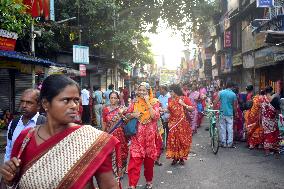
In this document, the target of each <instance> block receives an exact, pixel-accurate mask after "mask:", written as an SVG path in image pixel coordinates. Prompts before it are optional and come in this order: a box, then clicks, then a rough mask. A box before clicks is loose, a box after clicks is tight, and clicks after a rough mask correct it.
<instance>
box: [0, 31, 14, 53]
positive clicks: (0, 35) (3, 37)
mask: <svg viewBox="0 0 284 189" xmlns="http://www.w3.org/2000/svg"><path fill="white" fill-rule="evenodd" d="M17 38H18V34H17V33H15V32H9V31H7V30H2V29H0V50H5V51H14V50H15V46H16V40H17Z"/></svg>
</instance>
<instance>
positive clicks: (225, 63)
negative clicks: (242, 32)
mask: <svg viewBox="0 0 284 189" xmlns="http://www.w3.org/2000/svg"><path fill="white" fill-rule="evenodd" d="M231 70H232V55H231V53H226V54H225V55H221V72H222V73H229V72H231Z"/></svg>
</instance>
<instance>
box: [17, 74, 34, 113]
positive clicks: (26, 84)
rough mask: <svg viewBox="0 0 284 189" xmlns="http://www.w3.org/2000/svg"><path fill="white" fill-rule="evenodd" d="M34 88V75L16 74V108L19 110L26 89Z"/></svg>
mask: <svg viewBox="0 0 284 189" xmlns="http://www.w3.org/2000/svg"><path fill="white" fill-rule="evenodd" d="M29 88H32V75H31V74H24V73H17V74H16V75H15V110H16V111H18V110H19V106H20V100H21V95H22V93H23V92H24V90H26V89H29Z"/></svg>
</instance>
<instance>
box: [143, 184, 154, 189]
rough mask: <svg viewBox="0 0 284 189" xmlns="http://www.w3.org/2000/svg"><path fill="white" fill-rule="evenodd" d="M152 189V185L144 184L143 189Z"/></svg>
mask: <svg viewBox="0 0 284 189" xmlns="http://www.w3.org/2000/svg"><path fill="white" fill-rule="evenodd" d="M152 188H153V185H152V184H146V186H145V188H144V189H152Z"/></svg>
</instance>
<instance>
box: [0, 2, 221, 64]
mask: <svg viewBox="0 0 284 189" xmlns="http://www.w3.org/2000/svg"><path fill="white" fill-rule="evenodd" d="M2 1H12V0H2ZM217 2H218V0H182V1H181V0H60V1H59V0H56V1H55V16H56V20H64V19H68V18H71V17H76V20H72V21H69V22H66V23H63V24H56V23H49V24H45V25H39V27H38V28H42V27H44V28H45V32H43V35H42V37H38V38H37V39H36V44H37V47H38V48H37V49H40V51H38V52H41V53H42V54H45V55H46V54H52V53H53V52H54V51H58V50H67V51H71V48H72V45H73V44H79V43H81V44H82V45H87V46H89V47H90V52H91V53H92V54H97V55H106V56H108V57H113V56H115V58H116V59H119V60H121V61H123V62H136V63H139V64H141V65H143V64H149V63H150V64H151V63H153V55H152V54H151V51H150V47H151V44H150V42H149V39H148V38H146V37H145V36H144V35H143V33H144V32H146V31H148V32H156V30H157V28H158V26H159V22H160V21H161V20H162V21H165V22H166V23H167V24H168V26H170V27H172V28H173V29H175V30H179V31H180V32H181V33H182V34H183V39H184V41H185V42H189V41H190V40H192V39H194V38H196V39H199V38H202V37H203V35H204V34H205V33H206V32H207V31H208V29H207V28H208V23H209V22H208V21H210V20H211V18H212V16H213V15H214V14H216V12H217V10H218V6H217V5H218V3H217ZM80 36H81V37H80ZM79 39H81V41H80V40H79ZM134 41H135V42H136V43H133V42H134Z"/></svg>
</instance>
